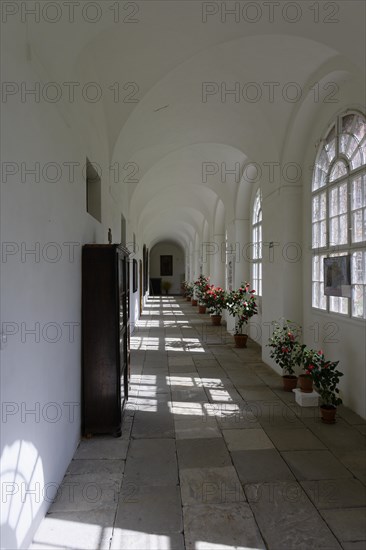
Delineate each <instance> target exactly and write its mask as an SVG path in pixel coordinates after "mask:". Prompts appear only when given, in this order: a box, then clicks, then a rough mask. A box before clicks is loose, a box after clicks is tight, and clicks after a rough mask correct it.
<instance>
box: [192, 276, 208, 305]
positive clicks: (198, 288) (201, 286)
mask: <svg viewBox="0 0 366 550" xmlns="http://www.w3.org/2000/svg"><path fill="white" fill-rule="evenodd" d="M209 280H210V279H209V277H205V276H204V275H200V276H199V277H198V279H197V281H195V282H194V283H193V285H194V289H195V294H196V296H197V299H198V303H199V304H200V305H205V301H204V298H205V294H206V292H207V290H208V289H209V288H210V285H209Z"/></svg>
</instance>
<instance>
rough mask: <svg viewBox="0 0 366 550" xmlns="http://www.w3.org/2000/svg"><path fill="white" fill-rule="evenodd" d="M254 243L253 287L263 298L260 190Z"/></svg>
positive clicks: (254, 215)
mask: <svg viewBox="0 0 366 550" xmlns="http://www.w3.org/2000/svg"><path fill="white" fill-rule="evenodd" d="M252 241H253V263H252V287H253V288H254V289H255V291H256V294H257V295H258V296H262V195H261V191H260V189H258V191H257V193H256V195H255V199H254V204H253V214H252Z"/></svg>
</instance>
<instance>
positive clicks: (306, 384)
mask: <svg viewBox="0 0 366 550" xmlns="http://www.w3.org/2000/svg"><path fill="white" fill-rule="evenodd" d="M299 386H300V390H301V391H302V392H303V393H311V392H312V391H313V379H312V378H311V376H308V375H307V374H300V376H299Z"/></svg>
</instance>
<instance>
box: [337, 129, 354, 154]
mask: <svg viewBox="0 0 366 550" xmlns="http://www.w3.org/2000/svg"><path fill="white" fill-rule="evenodd" d="M357 147H358V141H357V139H356V138H355V137H354V136H352V135H351V134H342V135H341V136H340V140H339V151H340V152H341V153H343V154H344V155H346V157H347V158H349V159H351V158H352V157H353V155H354V152H355V150H357Z"/></svg>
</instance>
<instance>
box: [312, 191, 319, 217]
mask: <svg viewBox="0 0 366 550" xmlns="http://www.w3.org/2000/svg"><path fill="white" fill-rule="evenodd" d="M319 218H320V195H315V196H314V197H313V221H314V222H315V221H318V220H319Z"/></svg>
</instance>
